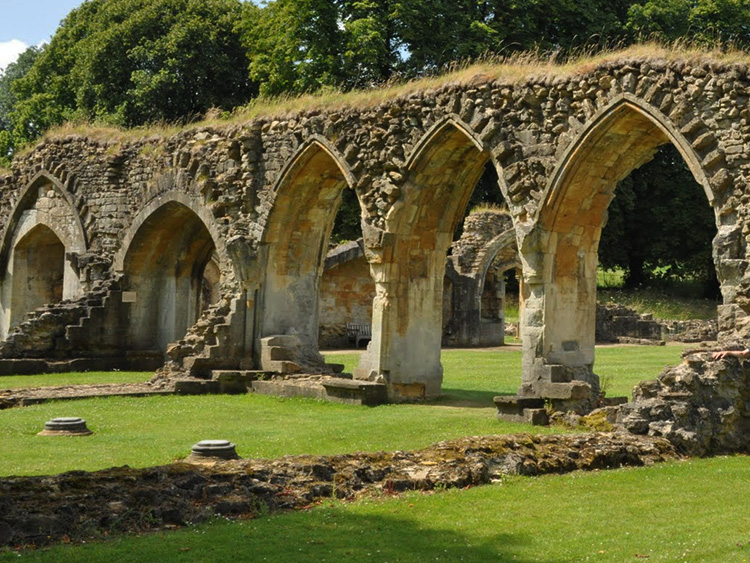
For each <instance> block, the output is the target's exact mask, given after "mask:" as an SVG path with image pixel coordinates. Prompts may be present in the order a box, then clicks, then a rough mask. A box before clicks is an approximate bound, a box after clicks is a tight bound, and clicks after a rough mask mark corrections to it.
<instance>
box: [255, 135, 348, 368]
mask: <svg viewBox="0 0 750 563" xmlns="http://www.w3.org/2000/svg"><path fill="white" fill-rule="evenodd" d="M343 162H344V160H343V158H342V157H341V156H340V155H339V154H338V153H337V152H336V151H335V149H333V147H332V146H330V144H329V143H328V142H327V141H326V140H324V139H322V138H319V137H317V136H315V137H313V138H312V139H310V140H309V141H308V142H307V143H305V144H304V145H303V146H301V147H300V148H299V149H298V150H297V152H296V153H295V154H294V155H293V156H292V157H291V158H290V159H289V161H288V162H287V165H286V166H285V167H284V169H283V171H282V173H281V175H280V177H279V179H278V181H277V183H276V184H275V186H274V187H273V190H272V192H271V193H272V194H273V206H272V208H271V210H270V212H269V215H268V217H267V219H266V221H265V228H264V230H263V234H262V237H261V240H260V252H259V253H260V262H261V263H262V264H265V268H264V275H263V279H262V280H261V287H260V301H261V306H260V307H259V308H258V311H259V315H260V318H259V319H258V321H257V324H258V328H259V330H258V331H257V334H256V338H257V339H260V338H264V337H268V336H274V335H281V334H295V335H297V336H298V337H299V340H300V343H301V345H302V349H301V350H300V355H301V359H303V360H305V361H307V362H310V363H312V364H316V363H322V358H321V357H320V354H319V352H318V307H319V296H318V293H319V288H320V278H321V276H322V273H323V267H324V262H325V257H326V254H327V251H328V243H329V239H330V235H331V229H332V228H333V222H334V218H335V216H336V213H337V212H338V209H339V206H340V204H341V194H342V192H343V190H344V189H348V188H351V186H352V182H353V177H352V175H351V172H350V171H349V170H348V167H346V166H345V165H344V164H343ZM256 349H257V350H259V346H258V347H256Z"/></svg>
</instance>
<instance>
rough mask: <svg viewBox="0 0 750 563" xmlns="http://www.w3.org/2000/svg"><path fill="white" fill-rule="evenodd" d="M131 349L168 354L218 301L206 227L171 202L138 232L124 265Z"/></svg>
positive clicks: (213, 255)
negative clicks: (170, 344)
mask: <svg viewBox="0 0 750 563" xmlns="http://www.w3.org/2000/svg"><path fill="white" fill-rule="evenodd" d="M123 271H124V273H125V286H124V289H125V292H124V298H123V301H125V302H126V304H127V305H128V345H129V348H130V349H132V350H150V351H153V350H158V351H160V352H162V353H163V352H165V351H166V349H167V346H168V345H169V343H171V342H174V341H176V340H179V339H180V338H182V337H183V336H184V335H185V333H186V332H187V329H188V328H189V327H190V326H191V325H193V324H194V323H195V322H196V320H197V319H198V317H199V316H200V315H201V313H202V312H203V310H204V309H205V308H206V307H207V306H208V305H210V304H211V303H213V302H215V300H216V299H217V298H218V295H219V292H218V287H219V282H220V278H221V273H220V269H219V264H218V260H217V258H216V245H215V244H214V241H213V238H212V237H211V234H210V233H209V231H208V229H207V228H206V226H205V224H204V223H203V221H202V220H201V219H200V217H198V215H196V214H195V213H194V212H193V211H192V210H191V209H190V208H188V207H187V206H186V205H184V204H182V203H179V202H176V201H170V202H167V203H165V204H164V205H162V206H160V207H159V208H158V209H156V210H155V211H154V212H153V213H151V214H150V215H149V216H148V217H147V218H146V219H145V220H144V221H143V223H142V224H141V225H140V226H139V228H138V230H137V231H136V233H135V236H134V237H133V239H132V241H131V243H130V246H129V247H128V250H127V254H126V256H125V260H124V266H123Z"/></svg>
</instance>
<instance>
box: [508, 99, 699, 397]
mask: <svg viewBox="0 0 750 563" xmlns="http://www.w3.org/2000/svg"><path fill="white" fill-rule="evenodd" d="M666 143H672V144H673V145H674V146H675V147H676V148H677V150H678V151H679V152H680V154H681V155H682V156H683V158H684V159H685V161H686V163H687V165H688V166H689V168H690V170H691V171H692V173H693V176H694V177H695V179H696V181H697V182H698V183H699V184H700V185H701V186H702V187H703V189H704V191H705V193H706V196H707V198H708V200H709V203H713V200H714V194H713V192H712V191H711V186H710V183H709V181H708V174H707V173H706V171H705V170H704V168H703V165H702V164H701V159H700V158H699V156H698V154H697V153H696V151H695V149H694V148H693V146H692V145H691V143H690V142H689V141H688V140H687V139H686V138H685V136H684V135H683V134H682V133H681V132H680V131H678V129H677V128H676V127H675V126H674V125H673V124H672V123H671V122H670V120H669V119H668V118H667V117H666V116H665V115H663V114H662V113H661V112H660V111H659V110H658V109H656V108H654V107H653V106H651V105H650V104H648V103H646V102H644V101H642V100H639V99H638V98H636V97H634V96H632V95H629V94H623V95H621V96H619V97H618V98H616V99H615V100H613V101H612V102H611V103H610V104H609V105H607V106H606V107H604V108H602V109H601V110H600V111H599V112H597V113H596V114H595V115H594V116H593V117H592V119H591V120H590V122H589V123H588V124H587V126H586V127H585V129H584V130H583V131H582V132H581V133H580V134H579V136H578V137H577V139H576V140H575V141H574V142H573V143H572V144H571V145H570V146H569V147H568V148H567V150H566V151H565V153H564V155H563V157H562V159H561V160H560V162H559V163H558V165H557V167H556V169H555V171H554V173H553V174H552V175H551V177H550V181H549V183H548V186H547V189H546V191H545V194H544V198H543V201H544V202H545V204H544V205H543V206H540V210H539V216H538V219H537V224H536V226H535V228H534V231H533V232H532V233H531V234H530V235H529V236H527V237H526V238H525V239H524V241H523V244H522V255H523V259H524V261H525V263H526V264H527V265H529V266H530V267H528V268H526V269H525V270H524V276H525V283H526V285H527V289H528V293H529V294H530V296H531V297H530V299H529V300H527V301H526V304H525V312H524V322H523V330H524V333H523V335H522V340H523V345H524V360H523V363H524V369H523V378H524V379H523V384H522V392H523V393H529V392H533V393H534V394H542V395H544V394H545V393H546V394H549V393H554V392H555V391H554V390H552V388H551V387H549V385H550V384H552V385H553V386H554V385H555V384H563V383H565V382H566V381H570V380H575V381H584V382H586V383H588V384H589V385H590V386H591V389H592V393H594V394H597V393H598V391H599V381H598V377H597V376H596V375H594V373H593V364H594V340H595V320H596V274H597V266H598V244H599V238H600V235H601V231H602V228H603V226H604V224H605V223H606V218H607V207H608V206H609V203H610V201H611V200H612V198H613V197H614V195H615V193H614V192H615V188H616V186H617V183H618V182H619V181H620V180H622V179H624V178H625V177H626V176H627V175H628V174H630V172H632V171H633V170H634V169H636V168H638V167H640V166H641V165H643V164H645V163H646V162H648V161H649V160H651V159H652V158H653V155H654V154H655V152H656V150H657V148H658V147H659V146H661V145H664V144H666ZM555 366H557V367H555ZM560 366H561V367H562V369H561V367H560ZM553 372H554V373H555V375H554V376H553V375H552V373H553Z"/></svg>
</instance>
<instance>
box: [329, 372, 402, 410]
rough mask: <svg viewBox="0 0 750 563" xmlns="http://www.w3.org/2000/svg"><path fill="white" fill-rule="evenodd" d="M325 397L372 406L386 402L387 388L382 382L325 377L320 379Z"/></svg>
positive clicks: (337, 401) (339, 401) (336, 400)
mask: <svg viewBox="0 0 750 563" xmlns="http://www.w3.org/2000/svg"><path fill="white" fill-rule="evenodd" d="M322 385H323V387H325V390H326V399H327V400H329V401H332V402H335V403H347V404H352V405H367V406H370V407H374V406H376V405H382V404H384V403H387V402H388V388H387V387H386V386H385V384H383V383H374V382H372V381H363V380H361V379H346V378H341V377H327V378H325V379H324V380H323V381H322Z"/></svg>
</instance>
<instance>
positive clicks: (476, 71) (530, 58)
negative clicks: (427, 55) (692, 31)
mask: <svg viewBox="0 0 750 563" xmlns="http://www.w3.org/2000/svg"><path fill="white" fill-rule="evenodd" d="M555 57H556V54H554V53H553V54H550V53H545V52H521V53H513V54H510V55H508V56H501V55H497V56H488V57H485V59H484V60H480V61H474V62H471V61H465V62H459V63H455V64H454V65H453V67H452V68H451V69H449V70H448V71H446V72H444V73H442V74H439V75H436V76H432V77H426V78H421V79H418V80H412V81H408V82H405V83H401V84H386V85H384V86H382V87H377V88H371V89H368V90H358V91H352V92H346V93H344V92H340V91H338V90H335V89H332V88H329V89H325V90H322V91H320V92H318V93H316V94H307V95H302V96H282V97H277V98H262V97H260V98H256V99H254V100H252V101H251V102H250V103H249V104H248V105H246V106H244V107H240V108H237V109H236V110H235V111H234V112H233V113H231V114H229V116H228V117H225V118H218V119H217V118H213V119H207V120H204V121H200V122H197V123H193V124H189V125H185V126H177V125H170V124H154V125H149V126H142V127H136V128H133V129H129V130H125V129H120V128H116V127H110V126H96V125H92V124H88V123H69V124H65V125H62V126H60V127H56V128H53V129H51V130H50V131H48V132H47V133H46V134H45V135H44V137H43V139H44V140H51V139H58V138H63V137H69V136H73V135H80V136H84V137H87V138H90V139H93V140H97V141H100V142H111V143H121V142H126V141H134V140H138V139H148V138H152V140H158V139H159V138H160V137H162V138H163V137H168V136H171V135H175V134H176V133H178V132H179V131H182V130H195V129H201V128H206V127H209V128H222V127H228V126H237V125H242V124H245V123H247V122H250V121H252V120H254V119H258V118H267V119H284V118H288V117H290V116H292V115H295V114H300V113H303V112H309V111H329V112H334V111H341V110H344V109H351V108H362V109H365V108H372V107H375V106H377V105H378V104H382V103H384V102H388V101H390V100H392V99H394V98H405V97H408V96H409V95H411V94H415V93H418V92H424V91H428V90H436V89H440V88H442V87H444V86H447V85H452V84H455V85H473V84H482V83H491V82H499V83H503V84H508V85H511V86H512V85H514V84H518V83H522V82H525V81H528V80H536V81H540V82H541V81H544V80H551V79H566V78H570V77H574V76H579V75H583V74H585V73H587V72H591V71H593V70H594V69H595V68H596V67H597V66H599V65H602V64H606V63H608V62H616V61H624V60H639V59H641V60H642V59H662V60H666V61H668V62H669V61H674V60H684V61H687V62H689V63H692V64H699V63H701V62H706V61H712V62H718V63H724V64H731V63H741V64H747V63H748V62H750V57H749V56H748V54H747V53H745V52H742V51H740V50H737V49H733V48H731V47H726V46H724V48H721V49H719V48H715V49H707V48H705V47H700V46H694V45H690V44H689V43H687V42H685V41H681V42H675V43H672V44H659V43H656V42H648V43H642V44H639V45H633V46H631V47H628V48H626V49H621V50H617V49H612V50H605V51H601V52H597V53H592V52H588V51H585V50H582V51H580V52H578V53H577V54H575V55H572V56H571V57H570V58H569V59H568V60H567V61H565V62H564V63H559V62H556V59H555ZM214 113H215V112H214ZM32 149H33V147H25V148H24V149H22V150H20V151H18V153H17V154H19V155H23V154H26V153H28V152H29V151H30V150H32Z"/></svg>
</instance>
